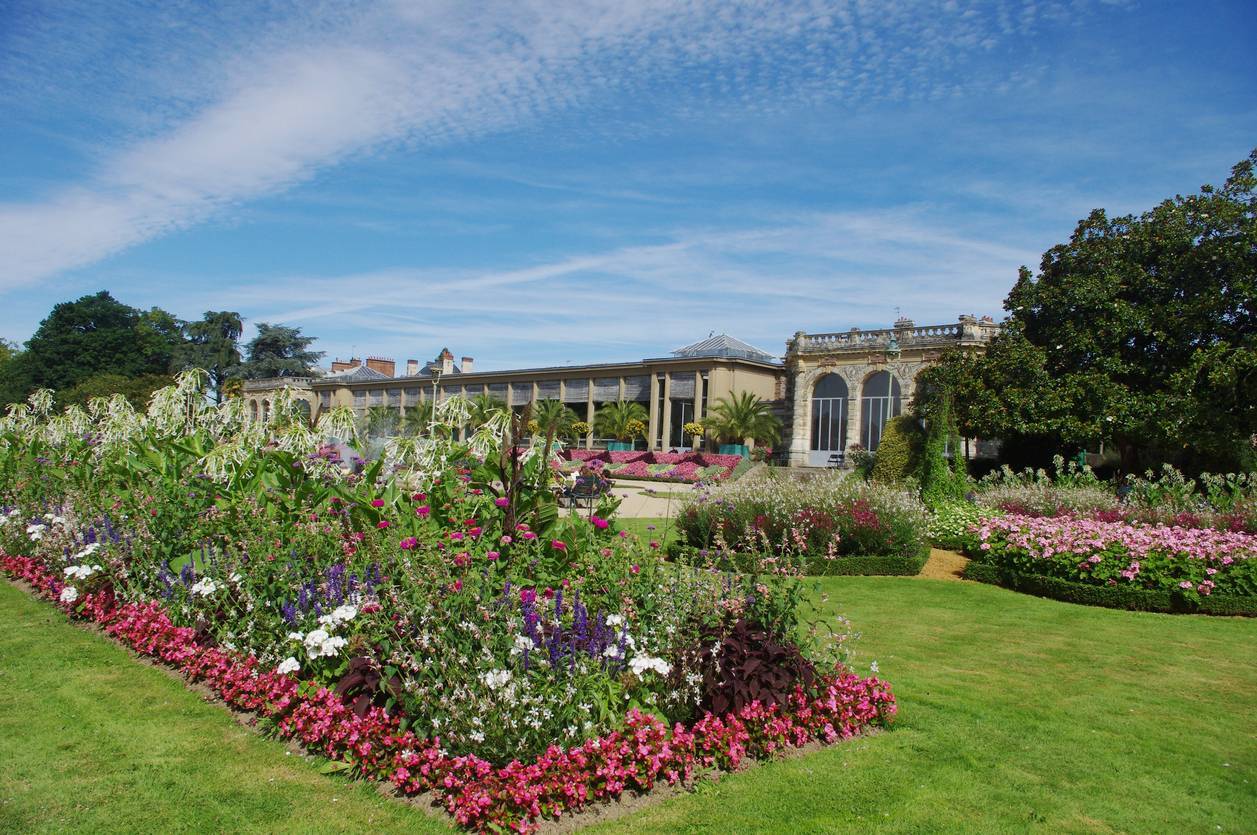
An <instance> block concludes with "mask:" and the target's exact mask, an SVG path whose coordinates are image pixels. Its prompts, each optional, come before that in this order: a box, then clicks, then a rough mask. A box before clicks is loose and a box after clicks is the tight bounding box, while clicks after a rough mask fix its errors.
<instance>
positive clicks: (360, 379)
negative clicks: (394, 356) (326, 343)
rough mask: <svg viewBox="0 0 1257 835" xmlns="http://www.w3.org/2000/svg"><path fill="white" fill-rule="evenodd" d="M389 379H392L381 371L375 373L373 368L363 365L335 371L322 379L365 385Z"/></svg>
mask: <svg viewBox="0 0 1257 835" xmlns="http://www.w3.org/2000/svg"><path fill="white" fill-rule="evenodd" d="M389 379H392V378H391V377H390V376H389V375H388V374H385V373H384V372H382V371H376V370H375V369H374V368H368V367H367V366H365V365H355V366H354V367H353V368H350V369H347V370H345V371H337V372H335V373H332V374H328V375H326V376H324V377H323V378H322V380H323V381H327V382H331V381H335V382H340V383H365V382H368V381H371V380H389Z"/></svg>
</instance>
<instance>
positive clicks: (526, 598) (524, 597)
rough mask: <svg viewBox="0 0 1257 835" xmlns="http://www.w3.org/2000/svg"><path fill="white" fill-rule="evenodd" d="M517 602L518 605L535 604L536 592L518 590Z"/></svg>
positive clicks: (533, 590)
mask: <svg viewBox="0 0 1257 835" xmlns="http://www.w3.org/2000/svg"><path fill="white" fill-rule="evenodd" d="M519 602H520V603H536V602H537V592H536V590H535V589H520V590H519Z"/></svg>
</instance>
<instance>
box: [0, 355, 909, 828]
mask: <svg viewBox="0 0 1257 835" xmlns="http://www.w3.org/2000/svg"><path fill="white" fill-rule="evenodd" d="M49 402H50V398H46V397H43V398H41V402H33V403H32V407H33V408H31V409H28V410H23V409H17V410H14V411H13V412H12V413H11V414H10V415H9V416H8V417H6V418H3V419H0V505H2V507H0V551H2V552H4V553H8V554H18V553H22V554H27V555H28V557H24V558H18V557H9V558H6V561H5V567H6V570H8V571H9V572H10V573H16V574H19V575H21V576H22V577H23V578H24V579H26V580H27V581H28V582H30V583H31V584H32V585H34V586H35V587H36V588H38V589H39V590H40V591H41V592H42V593H45V594H49V595H52V596H54V597H55V599H56V600H57V601H58V602H59V603H60V604H61V605H62V606H63V607H64V608H66V610H67V611H69V612H70V613H71V614H72V615H74V616H76V617H87V618H90V619H93V620H96V621H98V622H101V623H103V624H105V625H106V626H107V627H108V628H110V629H111V630H114V629H115V626H116V627H117V628H118V629H119V630H121V631H120V632H115V634H118V636H119V637H120V638H122V639H124V640H127V641H128V642H129V643H131V644H132V645H133V646H135V647H136V648H137V650H139V651H142V652H146V653H150V654H153V653H157V654H158V655H159V657H161V658H162V659H163V660H165V661H167V662H169V663H173V664H175V665H176V666H179V667H180V669H183V670H184V671H185V672H187V673H188V674H189V675H192V676H193V677H197V678H202V679H205V680H207V681H209V682H210V683H211V684H212V685H213V686H215V687H216V689H220V692H223V694H224V698H225V699H227V700H228V701H229V702H231V703H233V704H238V705H240V706H243V707H246V708H248V709H255V710H258V711H259V712H260V713H261V714H262V715H263V716H265V717H268V718H269V719H271V720H272V724H273V725H274V727H275V728H276V729H277V731H278V732H279V733H281V734H283V735H285V736H289V737H291V738H294V739H298V740H300V741H301V742H303V744H306V745H307V746H309V747H310V748H311V749H312V750H316V751H319V752H320V753H326V754H327V755H328V756H332V757H333V758H338V759H339V760H341V761H343V762H344V763H345V766H344V768H345V769H346V770H348V771H351V772H352V773H356V774H362V775H364V776H369V777H382V778H387V779H392V780H393V781H394V782H395V783H397V784H398V785H399V786H400V787H401V788H402V789H403V790H404V791H407V792H411V793H413V792H425V791H432V792H434V793H435V794H436V795H437V796H438V797H439V798H440V799H441V800H442V801H443V802H444V803H445V804H446V806H447V808H448V809H450V811H451V812H452V813H454V814H455V815H456V816H457V817H458V819H459V820H460V821H461V822H463V823H464V824H466V825H468V826H472V827H476V828H492V827H500V826H515V827H517V828H530V827H532V826H533V824H534V823H535V822H536V821H537V820H539V819H540V818H543V817H549V816H556V815H558V814H560V813H563V812H566V811H569V810H574V809H578V808H581V806H582V805H584V804H586V803H588V802H590V801H591V800H593V799H599V798H604V797H616V796H618V795H619V794H620V793H621V792H623V791H636V790H646V789H648V788H649V787H650V786H651V785H653V783H654V782H655V780H657V779H665V780H667V781H669V782H677V781H685V780H688V779H690V777H691V776H692V775H693V773H694V771H695V770H696V769H697V770H701V769H705V768H712V767H719V768H725V767H736V766H737V765H738V764H739V763H741V762H742V761H743V760H744V759H745V757H748V756H759V755H767V754H771V753H772V752H774V751H776V750H779V749H780V748H781V747H782V745H785V744H790V745H795V744H802V742H803V741H806V740H810V739H815V738H821V739H836V738H839V737H841V736H843V735H844V734H847V733H849V732H854V731H855V730H857V729H858V728H860V727H864V724H863V723H864V720H865V719H868V717H867V716H866V715H865V713H859V717H856V716H855V715H854V714H852V715H851V716H848V715H846V714H844V713H843V712H842V711H843V710H845V708H842V705H845V704H848V702H849V699H848V691H850V692H849V694H850V695H851V696H852V698H855V703H856V706H857V708H858V711H864V710H865V708H864V707H863V706H862V705H869V706H871V707H872V709H873V714H874V715H875V717H876V721H878V722H884V721H886V720H888V719H889V717H890V716H891V715H892V714H893V702H892V701H891V700H890V697H889V693H888V692H887V693H886V695H885V697H883V696H881V695H877V696H875V697H874V696H872V695H871V694H868V693H865V694H864V695H860V694H861V693H863V692H864V691H862V690H861V688H863V687H866V685H864V684H859V683H858V682H859V679H856V678H854V677H852V676H851V674H850V673H849V672H848V671H847V670H846V668H845V666H843V661H844V659H845V650H844V647H843V643H842V640H843V639H842V636H836V637H835V638H834V639H833V640H832V641H830V642H820V643H813V642H812V641H810V640H806V639H805V638H806V635H807V634H808V633H807V630H806V629H805V625H804V623H803V620H802V618H801V615H800V612H799V603H800V600H801V599H802V592H801V590H800V586H799V583H798V581H797V580H794V579H792V578H789V577H772V578H761V579H756V578H752V577H745V576H741V575H723V576H722V575H720V574H718V573H711V572H694V571H690V570H687V569H683V568H680V567H677V566H675V565H672V564H669V563H667V562H665V561H664V560H662V559H661V558H660V555H659V553H658V552H657V548H658V545H657V544H656V543H653V542H651V543H644V542H642V541H640V540H638V539H637V538H635V537H632V536H629V535H628V534H627V533H626V532H619V533H617V532H616V531H615V527H614V525H613V524H612V523H611V520H608V519H604V518H600V517H599V516H598V515H591V516H588V517H582V516H577V515H564V514H563V513H561V512H560V510H559V509H558V508H557V506H556V504H555V502H556V500H555V496H554V492H553V489H552V488H553V471H552V468H551V462H550V461H549V460H548V459H547V457H546V456H545V454H544V453H543V452H541V451H540V450H536V449H529V450H522V451H515V450H513V447H512V445H511V444H510V440H509V427H506V426H504V425H496V426H495V425H494V424H489V425H487V426H486V427H483V428H482V429H480V430H478V431H477V432H476V433H475V434H474V435H473V436H472V437H471V438H468V439H466V440H465V441H459V442H456V441H453V440H451V436H452V433H450V432H447V433H437V435H436V437H435V438H433V439H426V438H424V439H414V438H411V439H400V440H397V441H395V442H393V443H392V444H391V445H390V447H389V448H388V449H386V450H385V451H384V453H383V455H382V456H381V458H380V459H378V460H377V461H375V462H373V463H372V464H371V465H369V466H366V467H365V468H364V469H362V470H361V471H360V472H356V473H347V472H344V471H343V470H342V469H341V468H339V467H337V466H335V464H334V462H332V461H331V460H330V457H329V456H328V455H326V454H324V452H323V450H324V449H325V447H324V446H323V445H324V444H326V443H327V442H328V441H329V440H331V439H332V438H335V437H338V436H337V435H336V434H335V433H336V432H344V431H350V430H352V427H353V425H354V424H353V421H352V415H350V414H348V413H345V412H338V411H337V410H332V412H330V413H328V414H327V415H326V416H325V417H324V419H323V421H322V422H321V425H320V426H319V427H318V428H317V429H316V430H311V429H310V428H309V427H307V426H306V425H305V424H303V423H301V422H299V421H296V420H289V419H288V415H287V407H286V404H285V403H284V400H283V399H282V398H277V400H276V403H275V405H274V406H273V410H274V415H275V420H276V422H275V424H273V425H260V424H256V423H247V422H244V421H243V420H241V418H240V415H239V414H237V413H236V412H233V410H238V406H236V405H235V404H231V403H229V404H227V405H225V406H224V407H221V408H214V407H209V406H207V405H205V403H204V400H203V398H201V397H200V394H199V391H198V390H197V388H196V386H195V385H192V384H189V381H188V378H184V379H183V380H181V382H180V384H179V387H177V388H172V389H169V390H163V391H161V392H159V393H158V395H156V396H155V397H154V403H153V406H152V407H150V410H149V412H148V413H147V414H145V415H137V414H135V413H133V412H131V411H130V410H129V407H128V406H127V405H126V403H125V401H123V400H121V399H118V400H114V401H95V402H93V404H92V407H91V412H90V413H85V412H81V411H77V410H73V409H72V410H69V411H67V412H66V413H65V414H64V415H59V416H52V415H49V414H48V413H47V408H48V404H49ZM447 410H448V411H449V414H446V411H447ZM443 418H448V419H449V425H451V426H457V425H461V423H462V422H463V421H464V417H463V415H462V413H461V412H460V411H459V404H458V401H457V400H456V399H454V398H451V399H450V401H447V402H443V403H442V404H441V405H440V406H439V407H438V414H437V416H436V419H437V420H441V419H443ZM339 437H343V436H339ZM538 453H541V454H538ZM120 624H121V625H120ZM133 624H138V625H136V627H135V628H136V629H138V630H139V631H138V632H136V633H134V635H133V633H132V631H131V625H133ZM135 635H138V636H140V637H143V638H144V641H148V643H145V642H144V641H139V642H138V643H137V640H138V638H137V640H132V637H135ZM150 638H151V641H149V639H150ZM154 642H155V643H154ZM717 646H719V647H724V648H725V650H722V651H721V652H715V651H713V650H712V647H717ZM801 647H807V655H805V654H804V650H803V649H801ZM739 659H741V660H739ZM751 659H755V660H757V661H758V663H757V664H752V663H750V660H751ZM743 662H745V663H743ZM189 665H192V666H189ZM207 670H208V671H209V672H208V673H207V672H206V671H207ZM220 679H221V681H222V682H223V687H225V688H226V690H222V689H221V688H218V684H217V682H219V680H220ZM298 683H299V686H298ZM868 686H872V687H875V688H876V689H877V692H878V693H881V692H882V691H883V690H884V688H883V687H882V685H881V684H880V683H874V684H873V685H868ZM294 688H295V689H294ZM240 694H243V695H240ZM241 699H243V701H241ZM870 699H871V700H870ZM860 717H863V718H860ZM856 719H859V721H856ZM868 721H874V720H873V719H868ZM853 722H854V724H853ZM827 726H828V729H827ZM364 740H365V743H364ZM783 740H784V741H783ZM364 744H365V745H366V746H367V747H362V746H363V745H364ZM626 752H627V753H626ZM722 752H723V753H722ZM399 757H400V759H399ZM641 758H645V760H642V759H641ZM403 772H405V773H404V774H403ZM661 775H662V776H661Z"/></svg>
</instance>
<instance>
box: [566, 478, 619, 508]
mask: <svg viewBox="0 0 1257 835" xmlns="http://www.w3.org/2000/svg"><path fill="white" fill-rule="evenodd" d="M610 492H611V482H609V481H604V480H602V479H600V478H578V479H576V483H575V484H574V485H572V486H571V487H569V488H568V489H566V490H564V491H563V493H562V498H565V499H567V500H568V501H569V502H570V503H571V506H575V507H581V502H582V501H583V502H585V505H584V506H585V507H593V506H594V502H595V501H596V500H597V499H598V498H600V497H602V496H604V495H606V494H607V493H610Z"/></svg>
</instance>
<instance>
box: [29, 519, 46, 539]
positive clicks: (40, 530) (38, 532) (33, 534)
mask: <svg viewBox="0 0 1257 835" xmlns="http://www.w3.org/2000/svg"><path fill="white" fill-rule="evenodd" d="M45 527H46V526H45V525H41V524H39V523H38V522H36V523H35V524H34V525H27V526H26V535H27V536H29V537H30V538H31V542H38V541H39V540H41V539H43V538H44V528H45Z"/></svg>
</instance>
